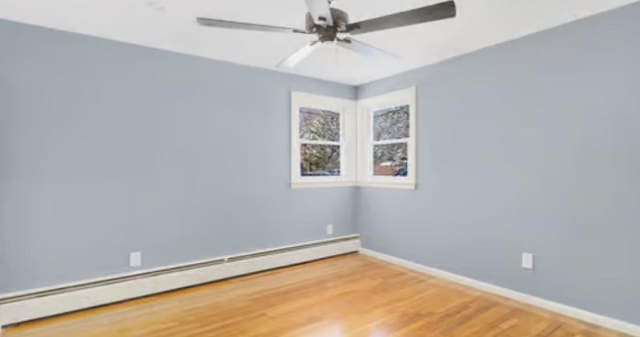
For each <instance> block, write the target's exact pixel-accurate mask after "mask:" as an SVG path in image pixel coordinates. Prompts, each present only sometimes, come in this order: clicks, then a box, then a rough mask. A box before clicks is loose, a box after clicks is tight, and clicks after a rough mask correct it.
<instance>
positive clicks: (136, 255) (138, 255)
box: [129, 252, 142, 267]
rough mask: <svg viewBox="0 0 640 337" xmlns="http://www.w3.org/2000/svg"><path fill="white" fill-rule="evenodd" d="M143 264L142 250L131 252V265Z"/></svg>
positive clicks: (138, 265)
mask: <svg viewBox="0 0 640 337" xmlns="http://www.w3.org/2000/svg"><path fill="white" fill-rule="evenodd" d="M140 266H142V252H131V253H129V267H140Z"/></svg>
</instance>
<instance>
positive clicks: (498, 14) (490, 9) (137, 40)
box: [0, 0, 637, 85]
mask: <svg viewBox="0 0 640 337" xmlns="http://www.w3.org/2000/svg"><path fill="white" fill-rule="evenodd" d="M636 1H637V0H536V1H534V0H457V1H456V3H457V5H458V17H457V18H455V19H453V20H445V21H440V22H435V23H427V24H422V25H417V26H411V27H406V28H399V29H394V30H388V31H383V32H376V33H370V34H366V35H360V36H358V38H359V39H361V40H363V41H365V42H368V43H370V44H374V45H376V46H378V47H381V48H383V49H386V50H388V51H390V52H391V53H393V54H395V55H398V56H399V57H400V59H399V60H398V61H397V62H390V63H379V62H372V61H369V60H366V59H364V58H363V57H361V56H359V55H356V54H353V53H352V52H351V51H347V50H341V49H338V48H336V47H335V46H333V45H325V46H322V48H321V50H319V51H318V52H317V53H316V54H314V55H313V56H311V57H310V58H309V59H307V60H305V61H303V62H302V63H301V64H300V65H299V66H298V67H297V68H296V69H295V70H293V71H292V72H294V73H297V74H301V75H306V76H311V77H316V78H321V79H326V80H331V81H336V82H342V83H347V84H354V85H355V84H362V83H365V82H369V81H372V80H376V79H380V78H383V77H386V76H390V75H393V74H397V73H399V72H402V71H406V70H409V69H413V68H418V67H420V66H424V65H427V64H432V63H435V62H438V61H442V60H444V59H447V58H450V57H454V56H456V55H460V54H464V53H468V52H471V51H474V50H477V49H480V48H483V47H486V46H490V45H494V44H497V43H500V42H504V41H508V40H512V39H515V38H518V37H521V36H524V35H527V34H531V33H534V32H537V31H540V30H544V29H547V28H551V27H554V26H558V25H561V24H564V23H567V22H570V21H574V20H576V19H580V18H583V17H587V16H590V15H594V14H597V13H600V12H603V11H606V10H610V9H613V8H616V7H619V6H622V5H625V4H629V3H633V2H636ZM437 2H441V1H438V0H393V1H390V0H337V1H336V3H335V7H337V8H340V9H343V10H346V11H347V12H348V13H349V14H350V16H351V21H352V22H354V21H358V20H361V19H366V18H371V17H375V16H380V15H385V14H389V13H393V12H398V11H402V10H408V9H411V8H415V7H420V6H424V5H429V4H433V3H437ZM305 11H306V8H305V4H304V1H303V0H268V1H267V0H225V1H223V0H55V1H52V0H0V18H4V19H8V20H12V21H18V22H25V23H30V24H35V25H40V26H45V27H50V28H56V29H61V30H65V31H71V32H77V33H82V34H88V35H93V36H99V37H104V38H108V39H113V40H118V41H124V42H130V43H134V44H139V45H143V46H149V47H155V48H160V49H167V50H172V51H177V52H181V53H186V54H192V55H198V56H204V57H207V58H212V59H216V60H224V61H230V62H234V63H239V64H245V65H252V66H257V67H262V68H269V69H274V70H279V71H284V70H282V69H278V68H276V67H275V66H274V65H275V64H277V63H278V62H279V61H280V60H281V59H282V58H284V57H285V56H287V55H289V54H290V53H292V52H293V51H295V50H297V49H298V48H300V47H301V46H302V45H304V44H305V43H307V42H308V41H309V40H310V39H311V38H312V37H309V36H304V35H301V34H290V35H288V34H280V33H262V32H248V31H231V30H224V29H215V28H205V27H200V26H198V25H196V24H195V21H194V18H195V17H196V16H209V17H214V18H222V19H227V20H237V21H246V22H255V23H263V24H272V25H280V26H292V27H303V23H304V13H305Z"/></svg>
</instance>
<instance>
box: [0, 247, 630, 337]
mask: <svg viewBox="0 0 640 337" xmlns="http://www.w3.org/2000/svg"><path fill="white" fill-rule="evenodd" d="M27 336H28V337H44V336H52V337H53V336H55V337H77V336H83V337H85V336H89V337H106V336H118V337H134V336H135V337H151V336H153V337H162V336H171V337H178V336H225V337H258V336H277V337H294V336H304V337H360V336H362V337H391V336H393V337H401V336H402V337H413V336H416V337H417V336H420V337H424V336H433V337H444V336H450V337H491V336H505V337H527V336H531V337H534V336H535V337H570V336H574V337H609V336H624V335H622V334H617V333H614V332H611V331H606V330H604V329H600V328H597V327H594V326H590V325H587V324H584V323H581V322H578V321H575V320H572V319H568V318H564V317H561V316H558V315H555V314H552V313H548V312H545V311H542V310H539V309H536V308H532V307H529V306H526V305H523V304H519V303H516V302H513V301H510V300H507V299H503V298H500V297H497V296H493V295H489V294H485V293H482V292H479V291H476V290H473V289H470V288H466V287H463V286H459V285H456V284H453V283H450V282H448V281H444V280H441V279H437V278H433V277H429V276H425V275H423V274H419V273H416V272H413V271H410V270H406V269H403V268H401V267H398V266H395V265H391V264H388V263H386V262H382V261H379V260H376V259H373V258H371V257H367V256H363V255H359V254H351V255H345V256H341V257H336V258H331V259H327V260H322V261H317V262H312V263H307V264H303V265H298V266H294V267H290V268H286V269H280V270H275V271H270V272H265V273H261V274H255V275H250V276H246V277H240V278H236V279H232V280H227V281H222V282H217V283H212V284H209V285H204V286H200V287H195V288H191V289H187V290H181V291H176V292H172V293H167V294H161V295H157V296H152V297H148V298H144V299H139V300H135V301H130V302H126V303H120V304H115V305H110V306H106V307H102V308H98V309H94V310H88V311H84V312H80V313H75V314H71V315H66V316H60V317H56V318H52V319H47V320H41V321H37V322H32V323H27V324H23V325H19V326H15V327H10V328H8V329H7V330H5V332H4V335H3V336H2V337H27Z"/></svg>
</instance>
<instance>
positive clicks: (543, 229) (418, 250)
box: [356, 5, 640, 323]
mask: <svg viewBox="0 0 640 337" xmlns="http://www.w3.org/2000/svg"><path fill="white" fill-rule="evenodd" d="M638 36H640V5H632V6H629V7H626V8H623V9H620V10H616V11H614V12H609V13H605V14H602V15H599V16H596V17H592V18H589V19H586V20H583V21H580V22H576V23H572V24H569V25H566V26H563V27H559V28H557V29H553V30H549V31H545V32H542V33H539V34H535V35H533V36H529V37H526V38H523V39H520V40H517V41H513V42H510V43H506V44H502V45H498V46H495V47H492V48H488V49H485V50H482V51H479V52H475V53H473V54H469V55H465V56H462V57H459V58H456V59H453V60H449V61H446V62H444V63H440V64H437V65H433V66H429V67H426V68H422V69H419V70H417V71H414V72H410V73H407V74H402V75H400V76H396V77H393V78H389V79H386V80H383V81H379V82H375V83H373V84H369V85H365V86H362V87H360V88H359V96H360V97H367V96H371V95H376V94H380V93H385V92H388V91H390V90H396V89H400V88H404V87H408V86H412V85H416V84H417V90H418V93H417V95H418V115H417V118H418V122H417V123H418V133H419V134H418V146H419V147H418V149H417V151H418V158H417V164H418V172H417V179H418V189H417V190H416V191H396V190H383V189H360V190H359V191H358V192H357V197H356V202H357V207H358V213H357V214H358V226H359V228H358V230H359V231H360V233H361V234H362V236H363V242H364V245H365V247H368V248H371V249H375V250H378V251H381V252H384V253H388V254H392V255H395V256H399V257H402V258H405V259H409V260H411V261H415V262H418V263H422V264H426V265H429V266H433V267H438V268H442V269H445V270H448V271H451V272H454V273H459V274H462V275H466V276H470V277H472V278H476V279H480V280H483V281H488V282H491V283H494V284H498V285H501V286H505V287H508V288H512V289H515V290H519V291H523V292H526V293H530V294H533V295H537V296H541V297H544V298H548V299H551V300H554V301H558V302H562V303H566V304H569V305H573V306H577V307H580V308H584V309H587V310H591V311H594V312H597V313H601V314H605V315H610V316H613V317H617V318H620V319H624V320H627V321H631V322H634V323H640V310H639V308H640V288H639V285H640V268H638V265H639V264H638V263H639V262H638V261H640V245H638V240H639V238H640V76H639V75H640V64H639V62H640V43H639V42H638ZM523 251H529V252H532V253H534V254H536V258H537V260H536V262H537V266H536V270H535V271H534V272H528V271H525V270H523V269H520V268H519V263H520V261H519V259H520V253H521V252H523Z"/></svg>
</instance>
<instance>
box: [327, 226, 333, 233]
mask: <svg viewBox="0 0 640 337" xmlns="http://www.w3.org/2000/svg"><path fill="white" fill-rule="evenodd" d="M327 235H333V225H332V224H328V225H327Z"/></svg>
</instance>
